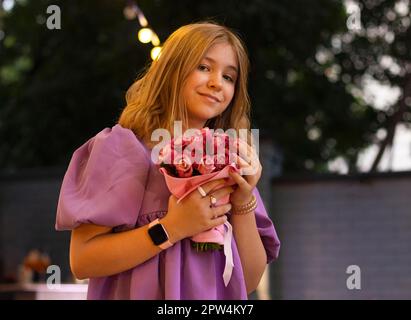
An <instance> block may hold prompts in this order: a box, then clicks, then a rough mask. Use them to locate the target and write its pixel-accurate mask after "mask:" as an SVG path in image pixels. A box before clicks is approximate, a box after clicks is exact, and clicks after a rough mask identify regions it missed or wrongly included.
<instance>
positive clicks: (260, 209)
mask: <svg viewBox="0 0 411 320" xmlns="http://www.w3.org/2000/svg"><path fill="white" fill-rule="evenodd" d="M253 194H254V196H255V197H256V198H257V208H256V209H255V220H256V224H257V229H258V232H259V234H260V237H261V241H262V243H263V245H264V248H265V252H266V254H267V263H270V262H271V261H273V260H275V259H277V258H278V255H279V252H280V240H279V239H278V236H277V232H276V230H275V228H274V224H273V222H272V221H271V219H270V218H269V216H268V214H267V211H266V209H265V206H264V203H263V201H262V199H261V196H260V193H259V191H258V189H257V188H254V190H253Z"/></svg>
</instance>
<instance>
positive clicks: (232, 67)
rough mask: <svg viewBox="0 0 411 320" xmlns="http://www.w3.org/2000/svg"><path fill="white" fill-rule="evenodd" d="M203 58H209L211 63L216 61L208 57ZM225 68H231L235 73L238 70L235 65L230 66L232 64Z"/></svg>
mask: <svg viewBox="0 0 411 320" xmlns="http://www.w3.org/2000/svg"><path fill="white" fill-rule="evenodd" d="M204 59H205V60H209V61H211V62H212V63H216V61H215V60H214V59H212V58H210V57H204ZM227 68H229V69H232V70H233V71H235V72H236V73H238V70H237V68H236V67H234V66H232V65H228V66H227Z"/></svg>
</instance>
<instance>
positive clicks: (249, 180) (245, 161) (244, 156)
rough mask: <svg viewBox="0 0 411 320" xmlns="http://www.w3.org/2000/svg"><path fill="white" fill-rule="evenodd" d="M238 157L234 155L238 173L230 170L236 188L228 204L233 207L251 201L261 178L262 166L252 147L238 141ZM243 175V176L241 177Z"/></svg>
mask: <svg viewBox="0 0 411 320" xmlns="http://www.w3.org/2000/svg"><path fill="white" fill-rule="evenodd" d="M239 154H240V155H239V156H238V155H235V157H236V163H237V165H238V166H239V167H240V173H237V172H235V171H234V170H232V169H230V171H229V174H230V176H231V178H233V179H234V181H235V182H236V183H237V185H238V187H237V188H236V189H235V191H234V192H233V193H232V194H231V195H230V202H231V203H232V204H233V205H235V206H242V205H245V204H247V203H249V202H250V201H251V199H252V191H253V189H254V188H255V186H256V185H257V183H258V180H260V178H261V172H262V166H261V163H260V160H259V159H258V155H257V153H256V151H255V149H254V148H253V147H251V146H250V145H248V144H247V143H246V142H244V141H242V140H241V139H239ZM242 175H243V176H242Z"/></svg>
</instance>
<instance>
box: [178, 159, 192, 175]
mask: <svg viewBox="0 0 411 320" xmlns="http://www.w3.org/2000/svg"><path fill="white" fill-rule="evenodd" d="M175 168H176V171H177V175H178V176H179V177H180V178H187V177H191V176H192V175H193V166H192V164H191V161H190V158H189V157H187V156H186V155H184V154H182V155H177V157H176V160H175Z"/></svg>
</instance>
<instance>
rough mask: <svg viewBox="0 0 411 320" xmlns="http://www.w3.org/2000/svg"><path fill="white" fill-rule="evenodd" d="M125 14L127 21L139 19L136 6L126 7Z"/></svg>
mask: <svg viewBox="0 0 411 320" xmlns="http://www.w3.org/2000/svg"><path fill="white" fill-rule="evenodd" d="M123 14H124V16H125V17H126V19H127V20H133V19H134V18H135V17H137V12H136V8H135V7H134V6H126V7H125V8H124V10H123Z"/></svg>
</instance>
